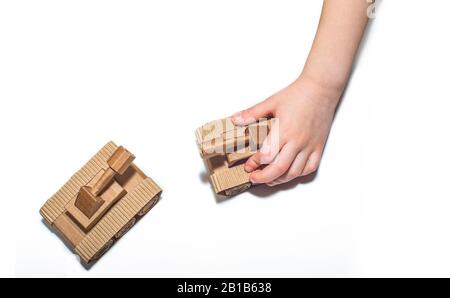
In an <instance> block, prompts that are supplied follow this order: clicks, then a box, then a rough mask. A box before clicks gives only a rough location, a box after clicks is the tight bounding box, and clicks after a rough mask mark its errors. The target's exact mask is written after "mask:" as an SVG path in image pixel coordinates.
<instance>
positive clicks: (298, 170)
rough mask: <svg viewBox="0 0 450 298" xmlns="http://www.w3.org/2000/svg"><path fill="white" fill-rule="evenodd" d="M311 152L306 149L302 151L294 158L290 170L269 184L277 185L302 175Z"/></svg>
mask: <svg viewBox="0 0 450 298" xmlns="http://www.w3.org/2000/svg"><path fill="white" fill-rule="evenodd" d="M308 157H309V153H308V152H306V151H301V152H300V153H299V154H297V156H296V157H295V159H294V162H293V163H292V165H291V167H290V168H289V170H288V171H287V172H286V173H285V174H283V175H282V176H281V177H279V178H278V179H277V180H275V181H274V182H272V183H270V184H268V185H269V186H275V185H278V184H283V183H286V182H289V181H291V180H294V179H295V178H298V177H300V176H301V175H302V173H303V169H304V168H305V166H306V163H307V161H308Z"/></svg>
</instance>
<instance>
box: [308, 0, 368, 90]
mask: <svg viewBox="0 0 450 298" xmlns="http://www.w3.org/2000/svg"><path fill="white" fill-rule="evenodd" d="M368 7H369V3H367V1H366V0H324V5H323V9H322V16H321V18H320V22H319V28H318V30H317V34H316V37H315V39H314V43H313V46H312V49H311V52H310V54H309V56H308V59H307V61H306V63H305V67H304V69H303V72H302V77H303V78H306V79H309V80H311V81H312V82H314V83H317V84H319V85H321V86H325V87H326V88H327V89H329V90H333V91H334V92H336V93H339V96H340V95H341V93H342V91H343V89H344V88H345V86H346V84H347V81H348V78H349V76H350V72H351V69H352V65H353V61H354V59H355V56H356V53H357V51H358V48H359V45H360V42H361V39H362V37H363V35H364V31H365V28H366V25H367V21H368V16H367V8H368Z"/></svg>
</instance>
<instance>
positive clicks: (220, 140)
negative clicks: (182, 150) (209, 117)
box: [195, 118, 274, 197]
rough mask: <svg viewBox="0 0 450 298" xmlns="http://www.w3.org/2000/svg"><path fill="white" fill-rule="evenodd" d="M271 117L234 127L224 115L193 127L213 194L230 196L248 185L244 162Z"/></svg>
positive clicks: (260, 137)
mask: <svg viewBox="0 0 450 298" xmlns="http://www.w3.org/2000/svg"><path fill="white" fill-rule="evenodd" d="M273 120H274V119H270V120H261V121H258V122H256V123H254V124H251V125H248V126H235V125H234V124H233V122H232V121H231V119H230V118H225V119H221V120H216V121H212V122H209V123H207V124H205V125H203V126H202V127H200V128H198V129H197V130H196V132H195V135H196V138H197V144H198V147H199V150H200V155H201V157H202V158H203V160H204V162H205V165H206V167H207V170H208V171H209V177H210V181H211V184H212V187H213V189H214V191H215V193H216V194H218V195H222V196H227V197H230V196H234V195H237V194H239V193H242V192H244V191H246V190H248V189H249V188H250V187H251V186H252V183H251V182H250V174H249V173H247V172H246V171H245V170H244V164H245V162H246V161H247V159H248V158H249V157H250V156H252V155H253V154H255V153H256V151H257V150H258V149H259V147H260V146H261V145H262V143H263V141H264V139H265V138H266V137H267V135H268V133H269V131H270V129H271V127H272V125H273Z"/></svg>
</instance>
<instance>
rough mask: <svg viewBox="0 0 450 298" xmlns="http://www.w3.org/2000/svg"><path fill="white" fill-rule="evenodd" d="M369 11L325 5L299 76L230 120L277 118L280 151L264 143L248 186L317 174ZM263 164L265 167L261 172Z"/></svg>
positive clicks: (346, 1)
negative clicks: (251, 183) (260, 167)
mask: <svg viewBox="0 0 450 298" xmlns="http://www.w3.org/2000/svg"><path fill="white" fill-rule="evenodd" d="M368 7H369V4H368V3H367V0H324V5H323V10H322V16H321V19H320V23H319V28H318V30H317V34H316V38H315V40H314V43H313V46H312V49H311V52H310V54H309V57H308V59H307V61H306V64H305V67H304V69H303V72H302V74H301V75H300V77H299V78H298V79H297V80H296V81H295V82H294V83H292V84H291V85H290V86H288V87H287V88H285V89H283V90H281V91H280V92H278V93H276V94H275V95H273V96H271V97H270V98H268V99H267V100H265V101H263V102H261V103H259V104H257V105H256V106H254V107H252V108H250V109H248V110H245V111H243V112H240V113H237V114H236V115H234V116H233V121H234V122H235V124H237V125H246V124H249V123H251V122H254V121H255V119H256V120H257V119H260V118H264V117H267V116H273V117H276V118H278V119H279V128H280V138H279V139H280V142H281V143H280V144H279V146H274V144H272V145H271V144H270V142H265V143H264V144H263V146H262V148H261V150H260V151H258V152H257V153H256V154H255V155H254V156H252V157H251V158H250V159H249V160H248V161H247V163H246V165H245V169H246V171H248V172H253V173H252V174H251V176H250V179H251V180H252V182H254V183H266V184H268V185H271V186H272V185H276V184H280V183H285V182H288V181H290V180H292V179H294V178H296V177H299V176H305V175H308V174H310V173H312V172H314V171H316V170H317V168H318V166H319V163H320V159H321V157H322V152H323V149H324V146H325V142H326V140H327V137H328V134H329V132H330V128H331V123H332V121H333V117H334V113H335V109H336V106H337V104H338V102H339V99H340V97H341V95H342V92H343V90H344V88H345V86H346V84H347V81H348V78H349V75H350V72H351V68H352V64H353V60H354V58H355V55H356V52H357V50H358V47H359V44H360V42H361V38H362V36H363V34H364V30H365V28H366V25H367V21H368V17H367V9H368ZM269 138H270V137H268V138H267V139H269ZM277 148H279V150H278V149H277ZM261 164H269V165H268V166H267V167H265V168H264V169H262V170H261V169H258V168H259V166H260V165H261Z"/></svg>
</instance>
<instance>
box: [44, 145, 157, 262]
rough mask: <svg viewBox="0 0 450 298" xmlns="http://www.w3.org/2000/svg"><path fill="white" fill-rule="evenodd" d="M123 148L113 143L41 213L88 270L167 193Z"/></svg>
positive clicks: (53, 198)
mask: <svg viewBox="0 0 450 298" xmlns="http://www.w3.org/2000/svg"><path fill="white" fill-rule="evenodd" d="M134 159H135V157H134V155H132V154H131V153H130V152H129V151H127V150H126V149H125V148H123V147H117V146H116V145H115V144H114V143H112V142H111V143H109V144H107V145H106V146H105V147H103V149H101V150H100V152H98V153H97V154H96V155H95V156H94V157H93V158H92V159H91V160H90V161H89V162H88V163H87V164H86V165H85V166H84V167H83V168H82V169H81V170H79V171H78V172H77V173H75V175H74V176H72V178H71V179H70V180H69V181H68V182H67V183H66V184H65V185H64V186H63V187H62V188H61V189H60V190H59V191H58V192H57V193H56V194H55V195H53V197H51V198H50V199H49V200H48V201H47V202H46V203H45V205H44V206H43V207H42V208H41V210H40V213H41V215H42V217H43V218H44V220H45V222H47V223H48V224H49V225H50V226H51V227H52V228H54V229H55V231H56V232H57V233H58V234H59V235H60V236H61V237H62V238H63V239H64V240H65V242H66V243H67V244H68V245H69V246H70V247H71V248H72V249H73V250H74V252H75V253H76V254H77V255H79V256H80V258H81V261H82V263H83V264H84V265H85V266H90V265H91V264H93V263H94V262H95V261H97V260H98V259H99V258H100V257H102V256H103V255H104V254H105V253H106V252H107V251H108V250H109V249H110V248H111V247H112V246H113V245H114V243H115V242H116V241H117V240H119V239H120V238H121V237H122V236H123V235H125V234H126V233H127V232H128V231H129V230H130V229H131V228H132V227H133V226H134V224H135V223H136V222H137V221H138V220H139V219H140V218H142V217H143V216H144V215H145V214H147V212H149V211H150V210H151V209H152V207H153V206H154V205H155V204H156V203H157V202H158V201H159V198H160V195H161V189H160V188H159V186H158V185H157V184H156V183H155V182H154V181H153V180H152V179H151V178H149V177H147V176H146V175H145V174H144V173H143V172H142V171H141V170H140V169H139V168H138V167H137V166H136V165H135V164H134V163H133V161H134Z"/></svg>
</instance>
